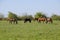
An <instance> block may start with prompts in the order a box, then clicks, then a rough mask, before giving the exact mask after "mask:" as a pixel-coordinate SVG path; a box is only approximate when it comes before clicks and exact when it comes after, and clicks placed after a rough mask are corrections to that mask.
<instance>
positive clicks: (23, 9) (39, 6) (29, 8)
mask: <svg viewBox="0 0 60 40" xmlns="http://www.w3.org/2000/svg"><path fill="white" fill-rule="evenodd" d="M8 11H11V12H13V13H15V14H17V15H19V16H21V15H25V14H27V15H35V14H36V12H43V13H44V14H46V15H47V16H51V15H52V14H57V15H60V0H0V13H3V14H4V16H7V15H8Z"/></svg>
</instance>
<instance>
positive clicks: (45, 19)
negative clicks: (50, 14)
mask: <svg viewBox="0 0 60 40" xmlns="http://www.w3.org/2000/svg"><path fill="white" fill-rule="evenodd" d="M41 21H42V22H43V23H44V22H45V23H53V20H52V18H45V17H41V18H38V22H41Z"/></svg>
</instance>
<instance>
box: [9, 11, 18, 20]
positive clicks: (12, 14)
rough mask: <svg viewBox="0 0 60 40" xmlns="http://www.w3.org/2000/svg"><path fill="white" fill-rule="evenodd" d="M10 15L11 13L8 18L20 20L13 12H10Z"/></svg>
mask: <svg viewBox="0 0 60 40" xmlns="http://www.w3.org/2000/svg"><path fill="white" fill-rule="evenodd" d="M8 13H9V14H8V18H15V19H17V18H18V17H17V15H16V14H14V13H12V12H8Z"/></svg>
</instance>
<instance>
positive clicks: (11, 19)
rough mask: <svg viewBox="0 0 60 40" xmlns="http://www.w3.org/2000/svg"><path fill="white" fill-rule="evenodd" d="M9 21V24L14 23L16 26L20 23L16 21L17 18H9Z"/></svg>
mask: <svg viewBox="0 0 60 40" xmlns="http://www.w3.org/2000/svg"><path fill="white" fill-rule="evenodd" d="M8 21H9V23H11V24H12V23H14V24H17V23H18V22H17V19H15V18H9V19H8Z"/></svg>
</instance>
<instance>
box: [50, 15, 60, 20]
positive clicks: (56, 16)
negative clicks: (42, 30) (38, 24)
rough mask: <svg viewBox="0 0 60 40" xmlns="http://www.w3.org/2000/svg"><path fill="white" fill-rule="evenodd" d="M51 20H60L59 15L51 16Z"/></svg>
mask: <svg viewBox="0 0 60 40" xmlns="http://www.w3.org/2000/svg"><path fill="white" fill-rule="evenodd" d="M51 18H52V19H53V20H60V16H59V15H56V14H53V15H52V16H51Z"/></svg>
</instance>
